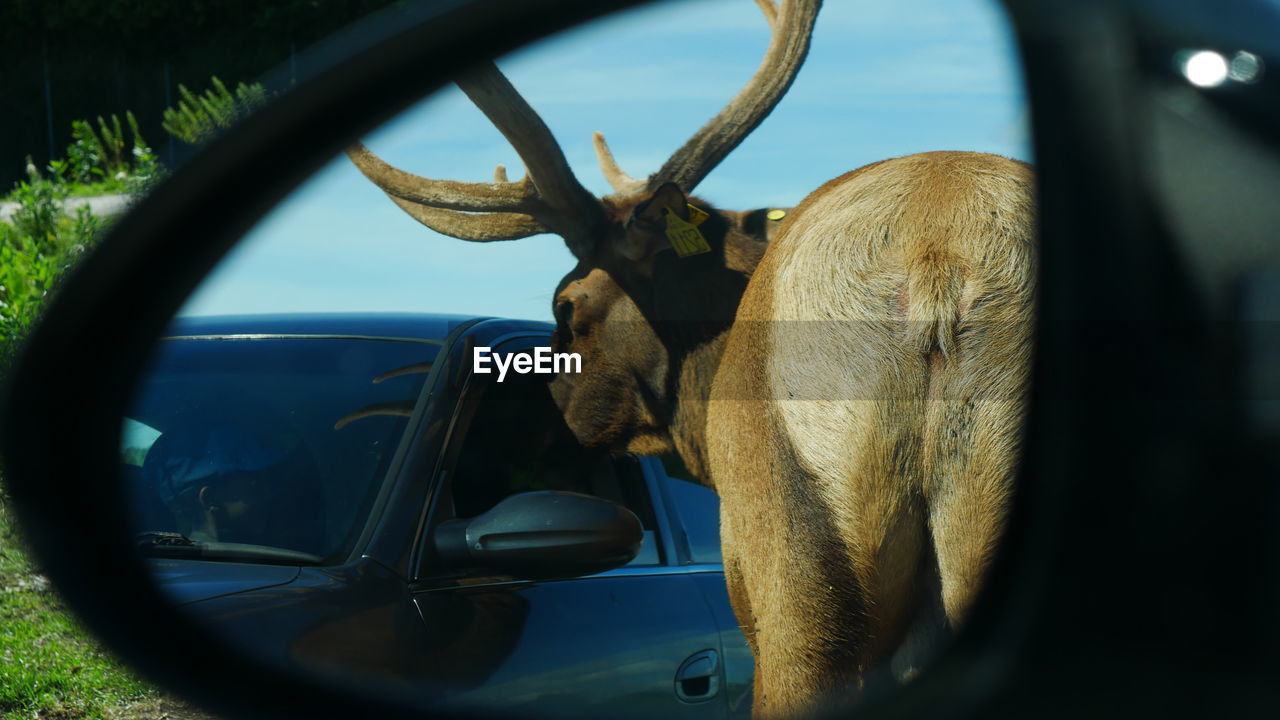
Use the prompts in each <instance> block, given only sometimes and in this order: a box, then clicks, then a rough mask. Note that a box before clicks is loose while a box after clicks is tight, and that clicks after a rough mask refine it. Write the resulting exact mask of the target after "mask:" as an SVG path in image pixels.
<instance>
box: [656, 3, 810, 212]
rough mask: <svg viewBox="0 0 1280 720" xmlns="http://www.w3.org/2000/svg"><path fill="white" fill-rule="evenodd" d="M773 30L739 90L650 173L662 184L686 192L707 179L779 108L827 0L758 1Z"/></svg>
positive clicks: (807, 48)
mask: <svg viewBox="0 0 1280 720" xmlns="http://www.w3.org/2000/svg"><path fill="white" fill-rule="evenodd" d="M756 4H757V5H759V6H760V9H761V10H762V11H763V12H764V15H765V18H766V19H767V20H769V24H770V26H771V27H772V28H773V37H772V39H770V41H769V49H768V50H766V51H765V55H764V60H763V61H762V62H761V63H760V67H759V68H757V69H756V72H755V74H754V75H752V76H751V79H750V80H749V81H747V84H746V85H745V86H743V88H742V89H741V90H739V91H738V94H737V95H735V96H733V99H732V100H730V101H729V104H728V105H726V106H725V107H724V109H723V110H721V111H720V112H719V114H717V115H716V116H715V117H714V118H712V119H711V121H710V122H708V123H707V124H706V125H703V126H702V129H700V130H698V132H696V133H694V135H693V137H691V138H689V140H688V141H687V142H686V143H685V144H684V145H683V146H682V147H681V148H680V149H679V150H677V151H676V152H675V154H674V155H672V156H671V158H670V159H669V160H667V162H666V164H665V165H663V166H662V169H660V170H658V172H656V173H654V174H653V175H651V176H650V177H649V183H648V186H649V187H650V188H656V187H657V186H659V185H661V184H662V183H664V182H668V181H670V182H674V183H676V184H677V185H679V186H680V188H681V189H683V190H684V191H685V192H692V191H693V188H694V187H695V186H696V185H697V184H698V183H699V182H702V179H703V178H705V177H706V176H707V175H708V174H709V173H710V172H711V171H712V170H713V169H714V168H715V166H716V165H719V164H720V162H721V161H722V160H724V158H725V157H726V156H727V155H728V154H729V153H730V152H731V151H732V150H733V149H734V148H736V147H737V146H738V145H739V144H740V143H741V142H742V141H743V139H745V138H746V137H747V135H748V134H750V133H751V131H752V130H754V129H756V127H757V126H758V125H759V124H760V123H761V122H762V121H763V120H764V119H765V118H766V117H768V115H769V113H770V112H772V111H773V108H774V106H775V105H777V104H778V101H779V100H781V99H782V96H783V95H784V94H786V92H787V89H788V88H790V87H791V82H792V81H793V80H794V79H795V76H796V73H797V72H799V71H800V66H801V65H802V64H804V58H805V55H807V54H808V52H809V40H810V37H811V35H812V34H813V23H814V20H815V19H816V18H817V16H818V8H819V7H821V5H822V0H784V2H783V4H782V7H781V8H774V7H772V5H773V3H772V2H768V0H756Z"/></svg>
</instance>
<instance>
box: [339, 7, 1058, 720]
mask: <svg viewBox="0 0 1280 720" xmlns="http://www.w3.org/2000/svg"><path fill="white" fill-rule="evenodd" d="M757 4H759V5H760V7H761V8H762V10H763V11H764V14H765V17H766V19H767V20H768V22H769V23H770V25H771V26H772V37H771V40H770V44H769V46H768V49H767V50H766V52H765V57H764V60H763V62H762V63H761V65H760V67H759V69H758V70H757V71H756V73H755V75H754V76H753V77H752V78H751V79H750V80H749V81H748V83H747V84H746V85H745V86H744V87H743V88H742V89H741V90H740V91H739V93H738V94H737V95H736V96H735V97H734V98H733V99H732V100H731V101H730V102H729V104H728V105H727V106H726V107H725V108H724V109H723V110H721V111H720V113H719V114H718V115H716V116H715V117H714V118H713V119H712V120H711V121H709V122H708V123H707V124H706V125H705V126H704V127H702V128H701V129H700V130H698V131H697V132H696V133H695V134H694V135H693V136H692V137H691V138H690V139H689V140H688V141H687V142H686V143H685V144H684V146H682V147H681V148H680V149H679V150H677V151H676V152H675V153H674V154H673V155H672V156H671V157H670V159H669V160H667V161H666V163H665V164H664V165H663V166H662V167H661V168H660V169H659V170H658V171H657V172H655V173H653V174H652V175H650V176H648V177H647V178H645V179H636V178H633V177H631V176H629V175H627V174H626V173H625V172H623V171H622V170H621V169H620V168H619V167H618V165H617V163H616V162H615V161H614V159H613V156H612V154H611V153H610V151H609V148H608V145H607V144H606V143H605V141H604V138H603V137H602V136H601V135H599V134H598V133H597V134H596V135H595V148H596V151H597V157H598V159H599V162H600V165H601V168H602V170H603V172H604V174H605V176H606V178H607V179H608V180H609V182H610V184H611V186H612V187H613V189H614V190H615V192H614V193H613V194H610V195H607V196H605V197H600V198H597V197H595V196H593V195H591V194H590V193H588V192H587V191H586V190H585V189H584V188H583V187H582V186H581V185H580V184H579V183H578V182H577V180H576V179H575V178H574V176H573V173H572V172H571V170H570V169H569V166H568V164H567V162H566V161H565V158H564V156H563V154H562V152H561V150H560V148H559V145H558V144H557V143H556V141H555V139H554V138H553V137H552V135H551V133H550V131H549V130H548V129H547V127H546V126H545V125H544V124H543V123H542V121H541V120H540V119H539V118H538V116H537V114H536V113H535V112H534V111H533V110H532V108H530V107H529V105H528V104H527V103H526V102H525V101H524V100H523V99H522V98H521V97H520V96H519V94H518V93H517V92H516V91H515V89H514V88H513V87H512V86H511V84H510V83H509V82H507V80H506V79H505V78H504V77H503V76H502V75H501V74H500V73H499V71H498V70H497V68H496V67H495V66H493V65H492V64H487V65H484V66H482V67H480V68H478V69H476V70H475V71H474V72H473V73H471V74H469V75H468V76H466V77H463V78H460V79H459V80H458V81H457V82H458V85H459V86H460V87H461V88H462V90H463V91H464V92H465V93H466V94H467V95H468V97H469V98H470V99H471V100H472V102H474V103H475V104H476V105H477V106H478V107H479V108H480V109H481V110H482V111H483V112H484V114H485V115H486V116H487V117H488V118H489V120H490V121H491V122H492V123H493V124H494V125H495V126H497V127H498V129H499V130H501V132H502V133H503V135H504V136H505V137H506V138H507V139H508V141H509V142H510V143H511V144H512V146H513V147H514V148H515V149H516V151H517V152H518V154H519V156H520V158H521V160H522V161H523V162H524V164H525V166H526V168H527V174H526V176H525V177H524V179H522V180H520V181H516V182H511V181H509V180H508V179H507V177H506V173H505V171H504V170H503V169H502V167H501V166H499V168H498V170H497V172H496V174H495V178H494V182H493V183H464V182H453V181H448V180H437V179H429V178H425V177H420V176H417V175H413V174H410V173H407V172H404V171H402V170H399V169H396V168H394V167H392V166H390V165H388V164H387V163H386V162H384V161H383V160H381V159H380V158H378V157H376V156H375V155H373V154H372V153H371V152H369V151H368V150H367V149H366V148H364V147H363V146H362V145H359V144H356V145H354V146H353V147H351V148H350V149H349V150H348V155H349V156H350V158H351V159H352V161H354V163H355V164H356V165H357V166H358V167H359V168H360V170H361V171H362V172H363V173H364V174H365V175H366V176H367V177H368V178H369V179H370V180H372V181H373V182H374V183H375V184H376V185H377V186H378V187H379V188H381V189H382V190H383V191H384V192H385V193H386V194H387V195H388V196H390V198H391V199H392V200H393V201H394V202H395V203H396V204H397V205H399V206H400V207H401V208H403V209H404V210H405V211H406V212H407V213H409V214H410V215H412V216H413V217H414V218H416V219H417V220H419V221H420V222H422V223H423V224H425V225H427V226H428V227H430V228H433V229H435V230H437V231H439V232H441V233H443V234H446V235H450V236H452V237H455V238H459V239H462V240H469V241H474V242H490V241H497V240H513V239H517V238H522V237H527V236H530V235H533V234H537V233H544V232H550V233H555V234H558V235H560V236H561V237H563V238H564V240H565V242H566V243H567V245H568V247H569V249H570V250H571V252H572V253H573V255H574V257H575V258H576V260H577V265H576V267H574V268H573V269H572V270H571V271H570V272H569V273H568V274H567V275H566V276H565V277H564V279H563V280H562V281H561V282H560V284H559V286H558V287H557V288H556V290H555V295H554V300H553V307H554V315H555V320H556V329H555V333H554V339H553V345H555V348H554V349H555V350H556V351H566V352H576V353H578V354H580V355H581V357H582V358H583V372H582V373H581V374H580V375H561V376H558V377H556V378H555V379H554V380H553V381H552V383H551V385H550V389H551V393H552V395H553V397H554V399H555V401H556V403H557V405H558V406H559V408H560V409H561V411H562V412H563V414H564V417H565V420H566V422H567V424H568V425H569V427H570V428H571V429H572V430H573V432H574V434H575V435H576V436H577V437H578V439H579V440H580V441H581V442H582V443H583V444H584V445H588V446H597V447H601V446H602V447H608V448H611V449H614V450H618V451H625V452H632V453H638V454H657V453H664V452H671V451H675V452H677V453H678V454H679V455H680V457H681V458H682V459H683V460H684V463H685V465H686V466H687V467H688V469H689V470H690V471H691V472H692V473H693V474H695V475H696V476H698V477H699V478H700V479H701V480H702V481H703V482H704V483H705V484H707V485H708V486H711V487H713V488H714V489H715V490H716V491H717V492H718V493H719V495H720V498H721V534H722V539H723V553H724V565H725V575H726V579H727V583H728V589H729V594H730V598H731V601H732V604H733V608H734V611H735V614H736V615H737V618H738V620H739V622H740V624H741V625H742V628H743V630H744V633H745V635H746V637H747V639H748V643H749V644H750V646H751V649H752V651H753V653H754V655H755V659H756V676H755V686H754V706H753V708H754V712H755V713H756V715H757V716H771V717H772V716H779V715H785V714H789V713H792V712H795V711H798V710H800V709H802V708H804V707H806V706H807V705H808V704H809V703H811V702H812V701H814V700H816V699H819V698H822V697H824V696H827V695H829V694H832V693H838V692H840V691H841V690H842V689H845V688H850V687H852V688H855V689H856V688H859V687H861V686H862V684H863V683H864V682H865V681H866V680H867V678H868V677H869V676H870V673H872V671H873V669H875V668H876V667H877V666H882V665H884V664H885V663H888V662H889V661H890V659H891V658H892V656H893V654H894V651H895V649H897V648H899V647H900V646H904V645H906V646H910V645H911V644H912V642H911V641H912V638H913V637H915V633H917V632H918V631H917V629H916V628H918V627H920V620H919V618H921V617H923V618H926V619H927V618H928V617H929V614H930V612H931V611H932V612H934V613H935V614H936V615H939V616H943V617H942V618H941V619H940V620H939V622H941V623H943V624H944V625H945V626H948V627H951V628H954V627H956V626H958V625H959V624H960V623H961V622H962V621H963V620H964V618H965V615H966V613H967V611H968V609H969V607H970V606H971V605H972V603H973V600H974V597H975V594H976V592H977V590H978V587H979V585H980V582H981V579H982V577H983V575H984V573H985V572H986V569H987V567H988V566H989V564H990V562H991V559H992V556H993V553H994V551H995V548H996V545H997V543H998V540H999V538H1000V535H1001V532H1002V529H1003V528H1004V525H1005V520H1006V516H1007V513H1008V508H1009V502H1010V495H1011V492H1012V483H1013V478H1014V474H1015V470H1016V463H1017V460H1018V450H1019V443H1020V428H1021V421H1022V417H1023V411H1024V405H1025V393H1026V385H1027V382H1028V375H1029V365H1030V354H1031V327H1032V323H1033V320H1034V282H1033V276H1034V249H1033V240H1032V236H1033V203H1032V173H1031V170H1030V168H1029V167H1028V166H1026V165H1025V164H1023V163H1019V162H1016V161H1013V160H1009V159H1006V158H1002V157H998V156H994V155H987V154H980V153H971V152H930V153H922V154H917V155H910V156H906V157H901V158H895V159H890V160H884V161H881V162H877V163H873V164H871V165H867V166H865V167H862V168H859V169H857V170H854V171H853V172H850V173H848V174H846V175H843V176H841V177H838V178H836V179H834V180H832V181H830V182H828V183H827V184H825V185H823V186H822V187H820V188H818V189H817V190H816V191H814V192H813V193H812V194H810V195H809V196H808V197H807V198H806V199H805V200H804V201H803V202H802V203H801V204H800V205H799V206H798V207H797V208H795V209H794V211H792V212H790V213H789V214H788V215H787V216H786V218H785V219H784V220H783V221H782V223H781V227H780V228H778V230H777V233H776V236H775V237H774V238H773V239H772V240H771V241H769V240H767V238H765V237H763V233H759V232H756V233H752V232H749V231H748V230H749V228H748V224H749V223H747V222H746V220H745V218H747V217H749V214H747V213H734V212H729V211H723V210H719V209H717V208H715V207H713V206H712V205H711V204H710V203H708V202H706V201H705V200H703V199H701V198H697V197H692V196H689V195H688V193H689V192H690V191H692V190H693V188H694V187H695V186H697V185H698V183H699V182H700V181H701V180H702V179H703V178H705V177H706V176H707V174H708V173H710V172H711V170H712V169H713V168H714V167H715V166H716V165H717V164H718V163H719V162H720V161H721V160H723V159H724V158H725V157H726V156H727V155H728V154H729V152H731V151H732V150H733V149H734V148H735V147H736V146H737V145H738V144H739V143H741V142H742V140H743V139H744V138H745V137H746V136H747V135H748V134H749V133H750V132H751V131H752V130H753V129H754V128H755V127H756V126H758V125H759V123H760V122H761V121H762V120H763V119H764V117H765V116H766V115H768V114H769V113H770V112H771V111H772V109H773V107H774V106H775V105H776V104H777V103H778V101H779V100H780V99H781V98H782V96H783V95H784V94H785V93H786V91H787V89H788V88H789V87H790V85H791V83H792V80H793V79H794V77H795V75H796V73H797V72H798V70H799V68H800V66H801V64H802V62H803V60H804V58H805V55H806V53H807V51H808V48H809V42H810V35H811V33H812V30H813V25H814V22H815V19H816V16H817V12H818V8H819V4H820V2H819V0H793V1H785V0H784V2H783V3H782V4H781V5H775V4H774V2H772V0H757ZM690 228H693V231H692V232H690ZM926 625H927V623H926ZM904 662H906V663H907V664H908V665H910V664H911V663H912V662H914V660H912V659H911V658H908V659H907V660H906V661H904ZM910 672H911V670H910V668H908V669H906V670H905V671H904V672H903V675H904V676H905V675H909V674H910Z"/></svg>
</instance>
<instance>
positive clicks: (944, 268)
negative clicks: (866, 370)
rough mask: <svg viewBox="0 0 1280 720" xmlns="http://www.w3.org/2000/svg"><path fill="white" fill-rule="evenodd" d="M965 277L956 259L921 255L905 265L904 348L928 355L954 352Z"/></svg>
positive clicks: (940, 255) (927, 253)
mask: <svg viewBox="0 0 1280 720" xmlns="http://www.w3.org/2000/svg"><path fill="white" fill-rule="evenodd" d="M963 287H964V273H963V272H962V269H961V265H960V263H959V261H958V258H956V257H954V256H950V255H947V254H944V253H937V252H927V251H926V252H924V253H921V254H920V255H917V256H915V257H913V258H912V260H911V262H909V263H908V264H907V287H906V298H905V305H906V316H907V337H906V340H907V347H910V348H912V349H913V350H915V351H917V352H919V353H920V354H921V355H928V354H930V353H932V352H934V351H935V350H941V351H942V354H943V355H944V356H946V357H951V356H952V354H953V353H954V352H955V341H956V326H957V325H958V324H959V320H960V312H959V307H960V294H961V292H962V289H963Z"/></svg>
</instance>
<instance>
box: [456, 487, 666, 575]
mask: <svg viewBox="0 0 1280 720" xmlns="http://www.w3.org/2000/svg"><path fill="white" fill-rule="evenodd" d="M643 539H644V529H643V528H642V527H641V525H640V519H639V518H637V517H636V516H635V514H634V513H632V512H631V511H630V510H627V509H626V508H624V507H622V506H621V505H618V504H616V503H612V502H610V501H608V500H605V499H603V498H598V497H594V496H591V495H583V494H581V493H574V492H563V491H558V490H540V491H535V492H525V493H519V494H516V495H512V496H510V497H508V498H505V499H504V500H502V502H499V503H498V504H497V505H495V506H493V507H492V508H491V509H490V510H489V511H488V512H485V513H484V514H482V515H478V516H476V517H474V518H470V519H460V520H451V521H449V522H446V523H443V524H442V525H440V526H439V527H438V528H437V529H436V531H435V535H434V536H433V538H432V541H433V544H434V546H435V550H436V553H437V555H438V556H439V557H440V558H441V559H442V560H443V561H444V562H445V563H446V564H448V565H449V566H450V567H451V568H459V567H482V568H487V569H492V570H498V571H501V572H504V573H509V574H511V575H514V576H516V577H519V578H524V579H528V580H545V579H554V578H564V577H575V576H578V575H590V574H593V573H598V572H604V571H605V570H610V569H613V568H615V567H619V566H621V565H625V564H627V563H628V562H630V561H631V560H632V559H633V558H635V556H636V555H637V554H638V553H639V552H640V544H641V542H642V541H643Z"/></svg>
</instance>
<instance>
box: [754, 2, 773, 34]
mask: <svg viewBox="0 0 1280 720" xmlns="http://www.w3.org/2000/svg"><path fill="white" fill-rule="evenodd" d="M756 5H759V6H760V12H762V13H764V19H765V20H766V21H768V23H769V29H771V30H772V29H773V26H774V25H776V24H777V21H778V5H777V3H775V2H774V1H773V0H756Z"/></svg>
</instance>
